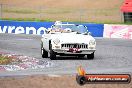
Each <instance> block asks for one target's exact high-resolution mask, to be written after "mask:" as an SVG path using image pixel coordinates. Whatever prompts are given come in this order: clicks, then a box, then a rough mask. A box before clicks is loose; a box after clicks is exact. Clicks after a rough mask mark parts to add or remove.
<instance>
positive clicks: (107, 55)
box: [0, 34, 132, 76]
mask: <svg viewBox="0 0 132 88" xmlns="http://www.w3.org/2000/svg"><path fill="white" fill-rule="evenodd" d="M40 39H41V36H38V35H24V34H16V35H15V34H0V52H7V53H15V54H17V55H24V56H31V57H35V58H37V59H43V60H46V61H49V62H52V63H54V66H53V67H48V68H44V69H30V70H22V71H8V72H0V76H9V75H12V76H13V75H30V74H76V73H77V67H78V66H80V65H81V66H82V67H83V68H84V69H85V70H86V72H87V73H132V40H125V39H106V38H96V41H97V51H96V53H95V58H94V59H93V60H87V59H86V57H85V58H77V57H58V58H57V59H58V60H50V59H49V58H42V57H41V54H40Z"/></svg>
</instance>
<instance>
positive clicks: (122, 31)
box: [103, 24, 132, 39]
mask: <svg viewBox="0 0 132 88" xmlns="http://www.w3.org/2000/svg"><path fill="white" fill-rule="evenodd" d="M103 37H105V38H123V39H132V26H131V25H109V24H105V25H104V34H103Z"/></svg>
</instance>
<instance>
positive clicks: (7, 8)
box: [0, 4, 123, 23]
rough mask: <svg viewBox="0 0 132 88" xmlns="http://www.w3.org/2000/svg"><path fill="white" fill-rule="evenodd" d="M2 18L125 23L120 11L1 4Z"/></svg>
mask: <svg viewBox="0 0 132 88" xmlns="http://www.w3.org/2000/svg"><path fill="white" fill-rule="evenodd" d="M0 18H2V19H29V20H35V19H38V20H50V21H56V20H63V21H76V22H99V23H100V22H101V23H109V22H110V23H116V22H123V16H122V13H121V12H120V9H114V8H110V9H98V8H93V9H75V8H74V9H72V8H70V9H69V8H62V7H60V8H55V7H54V8H51V7H50V8H49V7H44V6H43V7H28V6H27V7H26V6H24V7H20V6H15V5H6V4H0Z"/></svg>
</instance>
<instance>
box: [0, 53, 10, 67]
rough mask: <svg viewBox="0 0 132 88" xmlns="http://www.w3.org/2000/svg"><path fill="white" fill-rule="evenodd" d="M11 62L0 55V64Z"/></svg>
mask: <svg viewBox="0 0 132 88" xmlns="http://www.w3.org/2000/svg"><path fill="white" fill-rule="evenodd" d="M10 62H11V59H10V58H8V57H4V56H2V55H0V65H6V64H9V63H10Z"/></svg>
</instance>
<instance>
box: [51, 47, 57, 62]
mask: <svg viewBox="0 0 132 88" xmlns="http://www.w3.org/2000/svg"><path fill="white" fill-rule="evenodd" d="M50 59H51V60H56V53H55V52H54V51H53V50H52V47H51V45H50Z"/></svg>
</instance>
